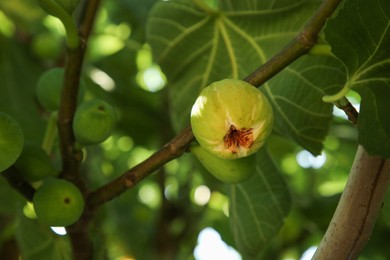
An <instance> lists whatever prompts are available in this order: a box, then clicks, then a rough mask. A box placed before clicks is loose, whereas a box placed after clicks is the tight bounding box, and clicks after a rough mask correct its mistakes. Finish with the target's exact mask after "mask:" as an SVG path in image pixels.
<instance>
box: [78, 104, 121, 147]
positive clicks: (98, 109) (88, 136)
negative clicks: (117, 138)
mask: <svg viewBox="0 0 390 260" xmlns="http://www.w3.org/2000/svg"><path fill="white" fill-rule="evenodd" d="M115 124H116V118H115V111H114V109H113V108H112V107H111V106H110V105H109V104H108V103H107V102H105V101H103V100H99V99H93V100H89V101H87V102H85V103H82V104H81V105H80V107H78V108H77V110H76V114H75V116H74V119H73V132H74V135H75V138H76V140H77V142H78V143H80V144H81V145H92V144H98V143H101V142H103V141H104V140H106V139H107V138H108V137H109V136H110V135H111V132H112V130H113V129H114V128H115Z"/></svg>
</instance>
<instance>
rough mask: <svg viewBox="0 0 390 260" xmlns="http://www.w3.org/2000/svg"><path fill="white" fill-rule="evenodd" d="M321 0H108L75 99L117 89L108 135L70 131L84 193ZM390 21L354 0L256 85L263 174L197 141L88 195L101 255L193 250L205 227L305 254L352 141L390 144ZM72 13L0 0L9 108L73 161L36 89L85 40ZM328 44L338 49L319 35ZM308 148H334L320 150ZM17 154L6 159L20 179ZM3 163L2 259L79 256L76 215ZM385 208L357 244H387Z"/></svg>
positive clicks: (386, 153)
mask: <svg viewBox="0 0 390 260" xmlns="http://www.w3.org/2000/svg"><path fill="white" fill-rule="evenodd" d="M49 2H50V1H49ZM86 2H93V1H81V3H80V5H79V6H78V9H76V11H75V13H74V14H73V17H79V16H82V13H83V12H82V7H83V5H84V4H86ZM321 2H322V1H317V0H299V1H292V0H291V1H290V0H275V1H259V0H246V1H231V0H214V1H211V0H193V1H190V0H172V1H155V0H147V1H146V0H138V1H130V0H117V1H102V2H101V6H100V8H99V11H98V13H97V18H96V21H95V23H94V30H93V32H92V34H91V35H90V38H89V40H88V45H87V49H86V56H85V59H84V60H83V66H82V75H81V80H82V82H83V84H84V85H85V87H83V91H85V93H84V98H83V100H82V101H81V102H85V101H88V100H92V99H100V100H104V101H105V102H107V103H109V104H110V105H112V106H113V107H114V109H115V114H116V115H117V126H116V129H115V130H114V131H113V132H112V134H111V135H110V137H109V138H108V139H107V140H105V141H104V142H102V143H100V144H97V145H91V146H88V147H83V148H81V147H79V146H77V145H75V146H74V148H75V154H76V155H80V156H81V157H83V160H82V161H80V163H81V167H80V176H78V177H77V179H76V180H75V179H72V178H69V179H70V180H71V181H73V182H74V183H75V184H76V185H77V186H78V187H79V188H80V190H81V191H82V192H83V194H84V196H85V197H86V205H87V206H86V207H87V210H88V209H90V208H88V202H89V201H88V199H89V198H90V197H88V196H90V193H91V191H92V192H93V191H96V190H97V189H98V188H100V187H102V186H103V185H105V184H107V183H111V181H112V180H116V179H117V178H119V177H120V176H122V175H123V174H124V173H126V174H127V173H128V171H129V169H136V168H133V167H134V166H136V165H138V164H139V163H141V162H143V161H144V160H145V159H147V158H148V157H149V156H151V155H152V154H154V153H155V152H156V151H160V148H161V147H166V146H164V144H166V143H167V142H168V141H169V140H171V139H172V138H173V137H174V136H175V135H178V134H179V133H180V132H181V131H182V130H183V129H185V127H186V126H188V125H189V122H190V120H189V119H190V118H189V114H190V110H191V107H192V105H193V103H194V101H195V99H196V98H197V96H198V94H199V93H200V91H201V90H202V89H203V88H204V87H206V86H207V85H209V84H210V83H212V82H214V81H216V80H221V79H224V78H236V79H243V78H245V77H246V76H248V75H249V74H250V73H252V72H253V71H254V70H256V69H257V68H258V67H260V66H261V65H264V64H265V63H266V62H267V61H268V60H269V59H271V58H272V57H273V56H274V55H275V54H277V53H278V52H279V51H280V50H281V49H283V48H284V46H286V45H287V44H288V43H289V42H291V41H292V40H294V39H296V38H294V37H295V36H296V35H297V34H298V33H299V32H300V31H302V29H303V28H305V27H304V26H305V24H306V23H307V22H308V20H309V19H310V17H312V16H313V15H314V14H315V11H316V10H317V9H318V8H319V7H320V4H321ZM68 16H69V17H70V15H68ZM68 16H67V18H66V19H69V17H68ZM373 17H375V19H373ZM67 22H69V20H67ZM389 25H390V2H388V1H387V0H376V1H372V2H371V1H363V0H345V1H344V2H343V4H342V6H341V7H340V8H339V9H338V10H337V11H336V12H335V13H334V14H333V16H332V17H331V18H330V19H329V20H328V22H327V23H326V25H325V27H324V29H323V30H322V31H321V33H320V37H319V42H318V43H319V45H315V47H314V48H313V49H312V50H313V51H312V52H311V53H309V54H307V55H303V56H301V57H299V58H298V59H297V60H295V61H294V62H293V63H291V64H290V65H289V66H287V67H286V68H285V69H283V70H282V71H281V72H280V73H278V74H277V75H275V76H274V77H273V78H272V79H270V80H268V81H267V82H265V83H264V84H262V85H261V86H259V89H260V91H262V92H263V93H264V94H265V95H266V96H267V97H268V99H269V101H270V103H271V105H272V107H273V110H274V113H275V123H274V128H273V134H272V136H271V137H270V139H269V140H268V141H267V144H266V147H265V148H263V149H261V150H260V151H259V152H258V153H256V155H255V156H256V171H255V174H254V176H253V177H252V178H251V179H249V180H247V181H245V182H243V183H239V184H225V183H222V182H221V181H219V180H217V179H216V178H214V177H213V176H212V175H210V174H209V173H208V172H207V170H206V169H205V168H204V167H203V166H202V165H201V164H200V163H199V161H198V160H197V159H196V157H195V156H194V155H192V154H191V153H190V152H189V150H188V151H187V152H186V153H184V154H183V155H181V156H179V158H176V159H175V160H172V161H170V162H164V163H162V164H161V165H163V166H162V167H157V168H156V169H154V170H153V172H152V174H150V176H148V177H147V178H145V179H143V177H145V176H146V174H145V176H142V178H141V179H142V181H140V182H138V179H137V182H136V183H135V184H137V185H135V184H134V185H135V186H131V189H129V190H128V191H126V192H125V193H123V194H122V195H121V196H119V193H120V192H118V194H117V195H118V197H115V198H114V199H113V200H112V201H109V202H107V203H106V204H104V205H102V206H101V207H99V208H98V209H91V212H90V213H91V215H93V218H92V221H91V222H90V223H88V224H89V226H88V227H89V229H88V232H89V233H88V237H90V238H91V241H92V243H93V246H94V250H93V252H94V258H95V259H117V258H121V257H123V258H124V257H129V258H130V257H134V258H136V259H156V258H157V257H159V259H191V258H194V257H195V258H196V257H197V255H196V254H195V253H194V252H196V250H195V248H196V247H197V239H198V235H199V234H200V232H201V231H202V230H203V229H205V228H206V227H212V228H214V229H215V230H216V231H218V233H219V234H220V235H221V237H222V239H223V241H225V242H226V243H227V244H228V245H230V246H232V247H234V248H235V249H236V250H238V251H239V252H240V254H241V256H242V257H243V258H244V259H260V258H261V259H285V258H290V259H291V258H292V259H299V258H300V257H301V256H302V254H303V253H304V252H305V251H306V250H307V249H308V248H309V247H311V246H316V245H318V244H319V242H320V241H321V237H322V235H323V234H324V232H325V230H326V228H327V226H328V224H329V221H330V219H331V217H332V214H333V211H334V209H335V207H336V205H337V201H338V199H339V197H340V194H341V192H342V190H343V188H344V185H345V182H346V180H347V178H348V172H349V171H350V169H351V165H352V161H353V158H354V155H355V152H356V148H357V146H358V145H359V144H363V145H364V147H365V148H366V150H367V151H368V152H369V153H370V154H373V155H378V156H381V157H384V158H389V157H390V143H389V142H390V138H389V133H390V118H389V116H390V115H389V113H388V105H387V99H388V97H389V96H390V83H389V82H390V80H389V79H390V76H389V74H388V71H389V51H388V47H387V46H389V41H390V34H389ZM73 29H74V28H73V27H72V25H70V27H68V28H67V30H66V31H65V30H64V27H63V26H62V24H61V23H60V22H59V20H58V19H57V18H54V17H52V16H49V15H47V13H45V11H44V10H43V9H42V8H41V7H40V6H39V5H38V3H37V1H35V0H13V1H4V0H0V78H1V79H2V80H1V82H0V113H5V114H7V115H10V116H12V118H13V119H14V120H15V121H17V122H18V124H19V125H20V127H21V129H22V131H23V135H24V140H25V142H34V143H42V147H43V148H44V150H45V151H46V152H47V153H48V154H49V155H50V159H51V163H52V164H53V166H54V167H55V169H56V171H58V172H61V170H62V169H63V167H64V161H63V157H62V154H61V145H60V144H61V142H63V140H61V135H62V133H58V132H57V131H56V126H55V124H54V125H53V122H54V121H55V120H57V114H56V112H54V113H51V112H49V111H46V110H45V109H44V108H43V107H42V106H41V105H40V103H39V102H38V100H37V97H36V96H35V91H36V86H37V82H38V81H39V77H40V76H41V75H43V74H44V72H45V71H48V70H50V69H52V68H56V67H66V66H67V65H68V62H69V55H71V54H69V53H72V52H71V51H69V48H68V49H67V47H69V46H70V47H71V48H70V49H71V50H74V48H77V46H79V44H80V43H79V41H78V38H77V33H76V34H75V33H74V32H73V31H72V30H73ZM69 39H70V41H69ZM53 42H54V43H56V44H53ZM81 44H83V42H82V41H81ZM320 45H321V46H326V47H330V48H331V52H329V49H327V48H325V51H321V50H320V51H319V52H316V51H314V50H315V48H316V47H318V46H320ZM317 50H318V49H317ZM316 54H320V55H316ZM65 75H66V74H65ZM77 81H78V79H77ZM84 88H85V90H84ZM355 91H356V92H355ZM345 95H346V97H347V98H348V99H349V100H350V101H351V102H352V103H353V104H354V105H355V106H359V105H360V114H359V119H358V120H359V121H358V125H357V127H356V128H355V127H354V126H353V125H351V124H350V122H348V120H346V118H345V116H344V115H342V116H340V113H339V112H343V111H342V110H340V109H338V108H336V107H340V108H344V105H345V99H344V98H343V97H344V96H345ZM74 96H75V97H77V94H75V95H74ZM323 100H324V101H327V102H324V101H323ZM360 101H361V102H360ZM360 103H361V104H360ZM334 105H336V106H334ZM53 120H54V121H53ZM54 123H55V122H54ZM0 142H1V140H0ZM0 154H1V153H0ZM312 155H317V156H319V157H317V160H318V159H319V158H325V159H326V160H325V163H324V164H323V165H320V166H318V165H317V164H316V159H315V158H314V157H312ZM303 157H305V158H306V159H307V160H306V161H302V160H301V158H303ZM308 158H309V159H310V160H312V161H309V159H308ZM313 161H314V162H313ZM305 162H306V164H304V163H305ZM13 169H14V167H11V168H9V169H8V170H6V171H4V172H3V173H1V175H4V177H7V176H9V175H10V174H11V175H15V176H16V181H17V183H20V182H22V180H21V178H18V174H17V170H16V171H14V170H13ZM5 179H6V178H3V177H0V259H2V257H3V256H4V255H5V254H8V255H9V252H13V253H15V254H16V255H19V254H20V255H21V256H22V259H71V248H72V246H74V245H72V244H71V243H70V240H71V239H72V237H71V232H72V231H74V230H77V228H80V226H77V224H76V225H75V226H70V227H69V228H67V231H68V233H69V234H68V235H65V236H60V235H58V234H55V233H54V232H53V231H52V230H51V229H50V228H49V227H48V226H45V225H43V224H41V223H40V222H38V221H37V219H36V215H35V213H34V211H33V209H32V204H31V203H27V201H26V198H24V197H22V196H21V194H19V193H18V192H16V190H15V189H13V188H12V187H11V185H10V183H9V182H7V181H5ZM7 180H8V181H9V178H8V177H7ZM14 181H15V179H14ZM24 184H25V183H24ZM39 185H40V183H39V182H34V183H32V186H30V189H32V190H34V189H35V188H38V187H39ZM21 187H22V189H23V187H25V186H21ZM33 188H34V189H33ZM16 189H17V187H16ZM19 191H20V189H19ZM97 191H100V190H97ZM103 191H105V190H103ZM103 191H102V192H103ZM29 192H31V190H29ZM22 193H23V192H22ZM28 194H29V193H23V195H24V196H25V197H26V195H27V197H28ZM93 195H95V194H93ZM102 196H103V197H104V196H105V195H104V194H103V193H102ZM109 199H111V198H109ZM386 201H388V197H387V198H386ZM99 206H100V205H99ZM389 212H390V211H389V209H388V207H384V209H383V214H381V215H380V216H379V218H378V222H377V225H376V229H375V230H374V232H373V235H372V238H371V240H370V242H369V243H368V245H367V247H366V248H365V250H364V251H363V252H362V259H387V258H389V257H390V255H389V253H388V252H387V250H385V248H386V244H385V243H386V238H387V237H388V236H389V229H388V226H389V223H390V214H389ZM80 225H81V226H82V225H83V223H82V222H80ZM84 229H85V228H84ZM80 230H81V229H80ZM10 241H14V242H15V241H16V243H14V244H13V246H9V245H10V243H9V242H10Z"/></svg>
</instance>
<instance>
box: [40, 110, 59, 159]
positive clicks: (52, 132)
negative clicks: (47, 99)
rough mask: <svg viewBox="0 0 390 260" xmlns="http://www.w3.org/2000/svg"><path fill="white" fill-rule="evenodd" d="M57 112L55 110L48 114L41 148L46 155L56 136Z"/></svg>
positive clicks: (49, 151) (50, 149)
mask: <svg viewBox="0 0 390 260" xmlns="http://www.w3.org/2000/svg"><path fill="white" fill-rule="evenodd" d="M57 114H58V113H57V111H54V112H52V113H51V114H50V117H49V120H48V121H47V125H46V131H45V135H44V136H43V141H42V148H43V150H45V152H46V153H47V154H48V155H50V154H51V151H52V148H53V144H54V140H55V138H56V136H57Z"/></svg>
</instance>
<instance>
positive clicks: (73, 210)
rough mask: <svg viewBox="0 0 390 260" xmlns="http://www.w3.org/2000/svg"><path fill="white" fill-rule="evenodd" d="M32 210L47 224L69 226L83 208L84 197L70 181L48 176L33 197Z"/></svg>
mask: <svg viewBox="0 0 390 260" xmlns="http://www.w3.org/2000/svg"><path fill="white" fill-rule="evenodd" d="M33 205H34V210H35V213H36V215H37V218H38V220H39V221H40V222H42V223H44V224H46V225H48V226H69V225H71V224H73V223H74V222H76V221H77V220H78V219H79V218H80V216H81V214H82V213H83V210H84V198H83V195H82V194H81V192H80V190H79V189H78V188H77V187H76V186H75V185H74V184H73V183H71V182H68V181H66V180H62V179H56V178H49V180H46V181H45V182H44V183H43V184H42V186H40V187H39V188H38V189H37V191H36V192H35V194H34V197H33Z"/></svg>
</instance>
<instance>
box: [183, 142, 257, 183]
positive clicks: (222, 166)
mask: <svg viewBox="0 0 390 260" xmlns="http://www.w3.org/2000/svg"><path fill="white" fill-rule="evenodd" d="M190 151H191V153H193V154H194V155H195V157H196V158H197V159H198V160H199V162H200V163H201V164H202V165H203V166H204V167H205V168H206V170H207V171H209V172H210V173H211V174H212V175H213V176H214V177H215V178H217V179H219V180H220V181H222V182H225V183H231V184H233V183H239V182H243V181H245V180H248V179H249V178H250V177H251V176H252V175H253V174H254V173H255V172H256V157H255V155H251V156H247V157H243V158H238V159H235V160H226V159H221V158H219V157H217V156H215V155H213V154H211V153H209V152H208V151H207V150H206V149H204V148H203V147H202V146H200V145H192V146H191V147H190Z"/></svg>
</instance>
